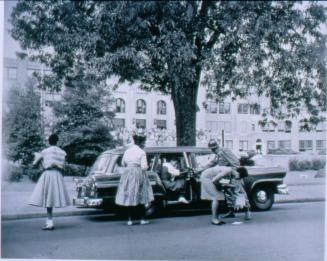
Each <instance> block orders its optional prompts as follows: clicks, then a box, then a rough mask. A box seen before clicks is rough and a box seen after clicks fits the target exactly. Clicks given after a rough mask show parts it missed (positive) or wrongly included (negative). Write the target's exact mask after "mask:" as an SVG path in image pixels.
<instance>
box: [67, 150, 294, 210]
mask: <svg viewBox="0 0 327 261" xmlns="http://www.w3.org/2000/svg"><path fill="white" fill-rule="evenodd" d="M125 150H126V148H117V149H112V150H108V151H105V152H103V153H102V154H101V155H100V156H99V157H98V158H97V160H96V161H95V163H94V164H93V166H92V167H91V168H90V170H89V171H88V175H87V177H86V178H85V179H78V180H76V191H77V196H76V197H75V198H74V199H73V202H74V205H75V206H77V207H86V208H103V209H110V210H114V209H115V207H116V206H115V195H116V191H117V187H118V184H119V180H120V176H121V174H122V172H123V166H122V165H121V160H122V156H123V154H124V151H125ZM144 150H145V152H146V155H147V159H148V163H149V169H148V170H147V171H146V173H147V175H148V177H149V179H150V183H151V185H152V188H153V192H154V197H155V201H154V202H153V204H152V206H151V207H152V208H156V209H157V208H162V207H165V206H167V205H172V204H174V205H176V204H179V202H178V200H177V199H178V195H174V194H173V193H172V192H170V191H168V190H167V189H166V188H165V186H164V184H163V182H162V180H161V170H162V162H163V161H164V159H176V160H177V161H178V162H179V165H180V168H181V170H182V171H183V170H184V171H183V173H185V174H184V176H183V178H185V180H186V186H187V190H186V198H187V200H189V202H190V203H191V204H192V205H197V204H199V203H201V199H200V194H201V191H200V190H201V184H200V176H199V175H198V174H196V173H195V172H194V169H197V168H198V167H199V166H201V164H203V162H205V161H206V160H207V159H208V157H209V156H210V154H211V153H212V152H211V151H210V150H209V149H208V148H198V147H153V148H145V149H144ZM229 153H232V152H231V151H229ZM245 168H246V170H247V172H248V176H247V177H246V178H244V184H245V190H246V192H247V194H248V197H249V200H250V204H251V206H252V208H253V209H254V210H269V209H270V208H271V207H272V205H273V203H274V194H275V193H281V194H287V193H288V191H287V186H286V184H283V178H284V177H285V175H286V170H285V169H283V168H281V167H269V168H267V167H260V166H248V167H245Z"/></svg>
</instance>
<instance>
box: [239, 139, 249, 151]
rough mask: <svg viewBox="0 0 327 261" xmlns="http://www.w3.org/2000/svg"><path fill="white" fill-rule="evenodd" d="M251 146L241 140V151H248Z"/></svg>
mask: <svg viewBox="0 0 327 261" xmlns="http://www.w3.org/2000/svg"><path fill="white" fill-rule="evenodd" d="M248 146H249V142H248V141H247V140H240V147H239V151H247V150H248V148H249V147H248Z"/></svg>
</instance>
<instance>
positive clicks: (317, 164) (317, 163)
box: [312, 159, 326, 170]
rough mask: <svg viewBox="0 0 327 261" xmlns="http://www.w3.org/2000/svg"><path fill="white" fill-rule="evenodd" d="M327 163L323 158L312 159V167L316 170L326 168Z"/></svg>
mask: <svg viewBox="0 0 327 261" xmlns="http://www.w3.org/2000/svg"><path fill="white" fill-rule="evenodd" d="M325 165H326V161H325V160H322V159H313V160H312V169H314V170H320V169H322V168H324V167H325Z"/></svg>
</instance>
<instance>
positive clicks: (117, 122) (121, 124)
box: [113, 118, 125, 129]
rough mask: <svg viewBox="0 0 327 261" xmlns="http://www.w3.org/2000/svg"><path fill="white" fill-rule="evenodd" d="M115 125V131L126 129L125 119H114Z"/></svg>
mask: <svg viewBox="0 0 327 261" xmlns="http://www.w3.org/2000/svg"><path fill="white" fill-rule="evenodd" d="M113 124H114V128H115V129H120V128H125V119H119V118H114V119H113Z"/></svg>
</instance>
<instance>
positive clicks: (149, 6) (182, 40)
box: [12, 0, 326, 143]
mask: <svg viewBox="0 0 327 261" xmlns="http://www.w3.org/2000/svg"><path fill="white" fill-rule="evenodd" d="M325 23H326V8H325V7H323V6H321V5H320V4H319V2H306V3H304V4H301V2H286V1H279V2H278V1H276V2H274V1H249V2H248V1H221V2H220V1H219V2H218V1H108V2H105V1H103V2H99V1H56V2H53V1H50V0H49V1H42V2H34V1H22V2H19V4H18V5H17V6H16V8H15V9H14V11H13V13H12V24H13V31H12V35H13V37H14V38H15V39H17V40H19V41H20V43H21V44H22V46H23V47H24V48H27V49H32V50H34V51H36V54H35V56H34V58H36V59H39V60H40V61H42V62H44V63H45V64H46V65H48V66H50V67H51V68H52V70H53V72H54V74H53V75H52V76H49V79H48V81H45V82H43V84H45V85H46V86H51V87H52V88H57V89H59V88H61V86H62V84H63V83H66V82H67V81H68V82H69V79H70V78H71V77H73V75H74V74H75V73H76V64H77V63H76V61H77V60H78V59H82V60H83V61H84V62H85V64H86V65H87V68H88V69H93V70H96V71H97V72H98V74H97V77H98V78H99V80H101V81H105V80H106V79H107V78H108V77H110V76H111V75H118V76H119V77H120V79H121V80H122V81H123V80H128V81H136V80H139V81H140V83H141V87H142V88H143V89H146V90H159V91H161V92H163V93H167V94H170V95H171V96H172V99H173V102H174V106H175V111H176V116H178V119H180V120H176V122H177V125H176V127H180V128H184V127H186V128H185V132H184V134H187V132H192V133H193V134H194V135H193V136H195V132H194V128H195V125H194V122H195V117H193V118H191V119H190V120H189V121H190V123H188V122H187V121H186V120H185V121H183V119H184V118H185V117H183V116H186V115H184V114H183V113H186V112H187V111H191V112H192V113H193V112H194V114H195V111H196V109H195V108H196V99H195V98H194V97H196V95H197V91H198V87H199V84H200V81H199V80H200V79H201V80H202V83H203V84H204V86H206V88H207V92H208V94H209V95H210V96H211V97H214V98H217V99H222V98H223V97H226V96H231V97H232V98H235V97H246V96H248V95H252V94H255V95H259V96H262V97H268V99H269V100H270V108H268V109H267V111H265V115H266V116H267V115H268V114H271V115H273V116H275V117H278V118H280V119H282V118H285V117H286V118H289V117H294V116H297V115H299V114H301V111H302V109H303V108H305V109H306V110H307V111H308V112H309V113H310V115H311V121H312V122H317V121H319V119H320V118H319V117H320V116H319V112H320V111H321V110H326V55H325V54H326V35H324V34H322V33H321V31H320V25H321V24H325ZM77 58H78V59H77ZM43 86H44V85H43ZM190 90H192V91H190ZM189 96H193V99H189V100H187V97H189ZM185 107H187V108H189V110H184V111H183V108H185ZM179 114H181V115H179ZM176 119H177V117H176ZM179 122H181V124H182V125H179V124H180V123H179ZM184 125H187V126H184ZM178 131H179V129H178V128H177V132H178ZM182 134H183V133H182ZM179 137H180V135H179V133H177V138H179ZM192 142H194V139H193V140H190V141H189V143H192Z"/></svg>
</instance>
